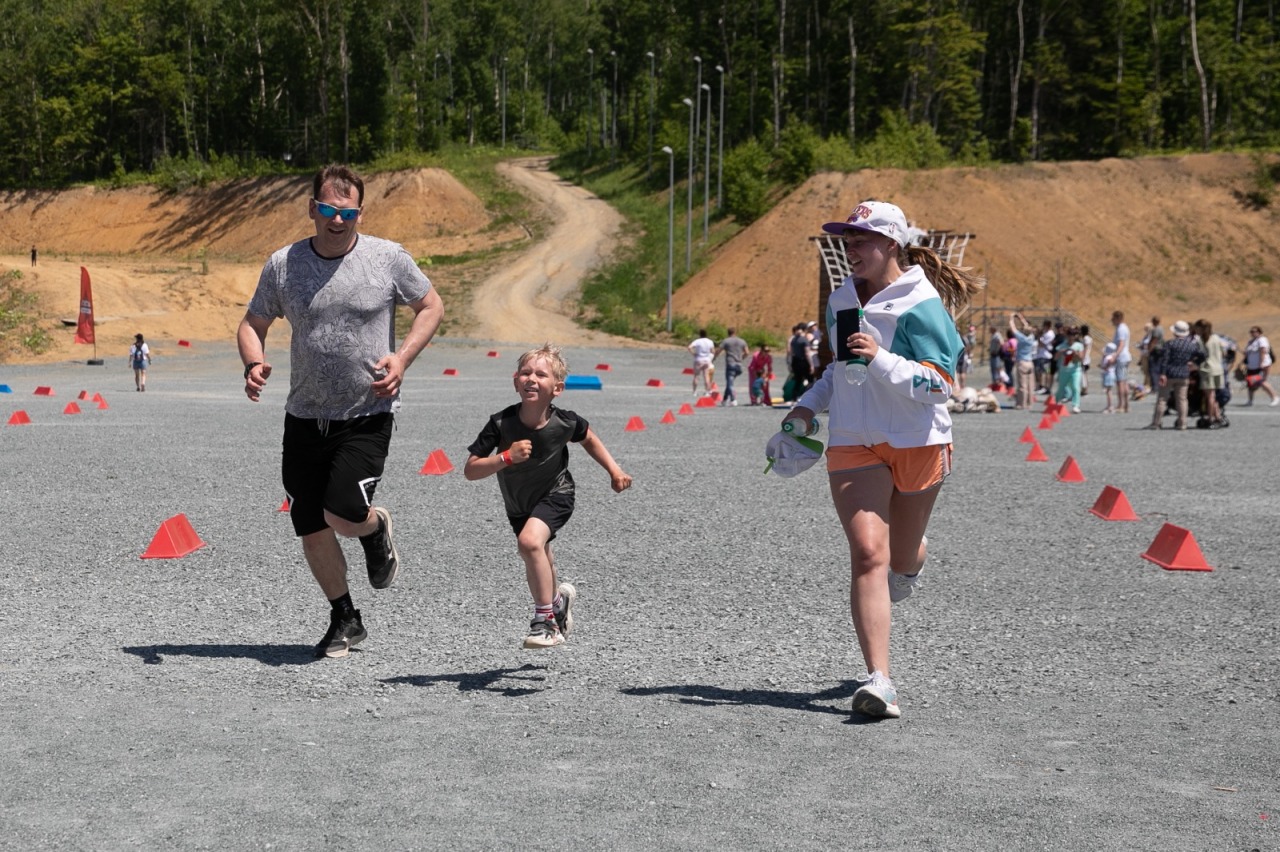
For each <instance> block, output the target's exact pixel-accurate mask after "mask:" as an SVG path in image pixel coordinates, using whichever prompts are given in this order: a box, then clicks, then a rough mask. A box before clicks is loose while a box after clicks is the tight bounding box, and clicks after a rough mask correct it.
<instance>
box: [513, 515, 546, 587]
mask: <svg viewBox="0 0 1280 852" xmlns="http://www.w3.org/2000/svg"><path fill="white" fill-rule="evenodd" d="M516 542H517V545H518V547H519V549H520V558H521V559H522V560H524V575H525V579H526V580H527V581H528V583H529V593H530V594H531V595H533V603H534V605H535V606H544V607H545V606H551V603H552V601H553V600H555V596H556V569H555V565H554V563H553V562H552V558H551V528H550V527H548V526H547V525H546V523H544V522H543V521H541V520H539V519H538V518H530V519H529V520H527V521H525V525H524V529H522V530H521V531H520V535H519V537H518V538H517V540H516Z"/></svg>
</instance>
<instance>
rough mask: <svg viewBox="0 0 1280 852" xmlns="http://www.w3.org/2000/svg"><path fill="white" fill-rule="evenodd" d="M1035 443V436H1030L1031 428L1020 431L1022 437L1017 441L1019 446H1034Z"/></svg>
mask: <svg viewBox="0 0 1280 852" xmlns="http://www.w3.org/2000/svg"><path fill="white" fill-rule="evenodd" d="M1035 442H1036V436H1035V435H1033V434H1031V427H1030V426H1028V427H1027V428H1025V429H1023V430H1022V437H1021V438H1019V439H1018V443H1019V444H1034V443H1035Z"/></svg>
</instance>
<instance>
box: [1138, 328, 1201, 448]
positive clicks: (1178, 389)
mask: <svg viewBox="0 0 1280 852" xmlns="http://www.w3.org/2000/svg"><path fill="white" fill-rule="evenodd" d="M1203 358H1204V348H1203V347H1201V345H1200V341H1199V340H1197V339H1196V338H1194V337H1192V336H1191V326H1190V325H1188V324H1187V323H1186V322H1185V321H1184V320H1178V321H1177V322H1175V323H1174V324H1173V339H1172V340H1168V341H1166V342H1165V343H1164V344H1163V345H1162V346H1161V347H1160V350H1159V352H1157V353H1156V356H1155V358H1154V361H1153V364H1152V368H1151V371H1152V375H1154V376H1155V383H1156V410H1155V413H1154V414H1152V415H1151V425H1149V426H1147V428H1148V429H1159V428H1160V427H1161V426H1162V423H1161V421H1162V420H1163V419H1164V412H1165V407H1166V406H1167V405H1168V404H1169V397H1170V396H1172V397H1173V404H1174V406H1175V408H1176V409H1177V412H1178V419H1177V421H1175V422H1174V424H1173V425H1174V428H1175V429H1178V430H1183V429H1186V428H1187V384H1188V382H1189V381H1190V378H1191V371H1192V370H1193V369H1199V368H1198V366H1197V364H1198V363H1199V362H1200V361H1201V360H1203Z"/></svg>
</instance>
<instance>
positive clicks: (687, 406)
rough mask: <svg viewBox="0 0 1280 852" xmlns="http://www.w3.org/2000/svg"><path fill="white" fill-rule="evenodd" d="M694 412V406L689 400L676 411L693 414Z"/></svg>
mask: <svg viewBox="0 0 1280 852" xmlns="http://www.w3.org/2000/svg"><path fill="white" fill-rule="evenodd" d="M692 413H693V406H692V405H690V404H689V403H687V402H686V403H684V404H683V405H681V406H680V410H679V411H677V412H676V414H692Z"/></svg>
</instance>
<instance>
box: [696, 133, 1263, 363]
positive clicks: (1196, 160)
mask: <svg viewBox="0 0 1280 852" xmlns="http://www.w3.org/2000/svg"><path fill="white" fill-rule="evenodd" d="M1271 160H1272V161H1274V160H1275V158H1274V157H1273V158H1271ZM1256 169H1257V164H1256V162H1255V161H1254V160H1253V159H1252V158H1251V157H1249V156H1247V155H1234V154H1212V155H1194V156H1185V157H1162V158H1148V159H1141V160H1103V161H1101V162H1096V163H1047V164H1034V165H1024V166H999V167H993V168H986V169H975V168H966V169H941V170H937V171H926V172H904V171H896V170H867V171H864V172H860V173H858V174H853V175H844V174H821V175H817V176H815V177H813V178H811V179H810V180H809V181H807V182H806V183H805V184H804V185H803V186H801V187H800V188H799V189H798V190H796V191H795V192H793V193H791V194H790V195H789V196H788V197H787V198H786V199H784V200H783V202H782V203H781V204H779V205H778V206H777V207H775V208H774V209H773V210H771V211H770V212H769V213H768V214H767V215H766V216H764V217H763V218H762V219H761V220H760V221H759V222H757V223H755V224H753V225H752V226H751V227H749V228H747V229H746V230H745V231H743V232H742V233H741V234H739V235H738V236H737V237H736V238H735V239H734V240H732V241H731V242H730V243H729V244H728V245H727V246H725V247H724V248H723V249H722V251H721V252H720V255H719V256H718V257H717V258H716V259H715V262H714V263H713V264H711V266H710V267H708V268H707V269H705V270H703V271H702V272H701V273H699V274H698V275H696V276H695V277H694V278H693V279H692V280H691V281H689V282H688V283H687V284H686V285H685V286H684V287H682V288H681V289H680V290H679V291H678V293H677V295H676V311H677V312H678V313H681V314H685V315H693V316H699V317H703V318H712V317H715V318H719V319H721V320H722V321H725V322H736V323H737V324H739V325H745V326H756V327H763V328H771V329H774V330H775V331H779V332H782V331H784V330H786V329H789V328H790V326H791V324H792V323H793V322H795V321H798V320H800V319H804V318H806V317H812V316H813V314H814V313H815V312H816V310H817V303H816V282H817V280H818V264H819V260H818V255H817V252H816V250H815V249H814V247H813V246H812V244H811V243H810V242H809V240H808V239H807V238H808V237H809V236H811V235H815V234H817V233H819V231H820V226H821V225H822V223H823V222H827V221H832V220H843V219H844V218H845V217H846V216H847V215H848V213H849V211H850V210H852V209H853V207H854V206H856V205H857V203H858V201H860V200H863V199H866V198H877V199H881V200H886V201H893V202H895V203H897V204H899V205H900V206H901V207H902V208H903V209H904V210H905V211H906V213H907V215H908V216H911V217H913V218H915V219H916V220H918V224H919V225H921V226H922V227H927V228H939V229H950V230H955V231H969V232H973V233H975V234H977V239H976V240H975V241H974V242H973V243H971V245H970V248H969V252H968V254H967V256H966V262H967V263H968V264H969V265H971V266H974V267H976V268H978V269H980V270H985V271H986V274H987V275H988V277H989V279H990V286H989V290H988V293H987V296H986V298H987V303H988V304H989V305H991V306H1009V305H1016V306H1026V305H1035V306H1041V307H1052V306H1053V305H1055V304H1056V303H1060V304H1061V305H1062V306H1063V308H1065V309H1068V310H1071V311H1073V312H1074V313H1076V314H1078V315H1079V316H1081V317H1082V318H1084V319H1085V320H1086V321H1087V322H1091V323H1093V324H1094V327H1095V328H1106V329H1109V328H1110V325H1109V324H1107V322H1106V320H1107V318H1108V317H1109V316H1110V314H1111V311H1112V310H1114V309H1117V308H1119V309H1121V310H1124V311H1125V312H1126V314H1127V315H1128V317H1129V319H1130V321H1131V323H1132V324H1135V331H1140V328H1141V325H1142V323H1143V322H1144V321H1145V320H1146V319H1148V318H1150V316H1151V315H1152V314H1153V313H1155V314H1158V315H1159V316H1161V318H1162V321H1163V323H1164V324H1165V325H1169V324H1171V323H1172V322H1173V321H1174V320H1175V319H1178V318H1184V319H1195V318H1197V317H1201V316H1203V317H1208V318H1209V319H1211V320H1213V321H1214V322H1215V323H1216V324H1217V325H1218V326H1219V327H1223V328H1226V329H1227V330H1228V331H1229V332H1230V333H1232V334H1235V335H1236V336H1237V337H1238V339H1246V337H1247V336H1246V335H1245V334H1244V332H1245V331H1246V330H1247V328H1248V325H1249V324H1250V323H1254V322H1257V323H1260V324H1261V325H1263V326H1264V327H1269V328H1280V228H1277V224H1280V215H1278V214H1277V211H1276V210H1275V209H1274V208H1271V209H1262V210H1256V209H1251V208H1250V207H1249V206H1247V205H1246V204H1244V203H1243V202H1242V200H1241V198H1240V197H1239V195H1240V193H1243V192H1246V191H1248V190H1249V189H1251V188H1252V187H1253V185H1254V184H1253V180H1254V173H1255V172H1256ZM1059 281H1060V282H1061V290H1060V294H1055V285H1056V284H1057V283H1058V282H1059ZM977 307H979V308H981V307H982V302H981V301H980V302H979V303H978V305H977ZM1002 321H1003V319H1002Z"/></svg>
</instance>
